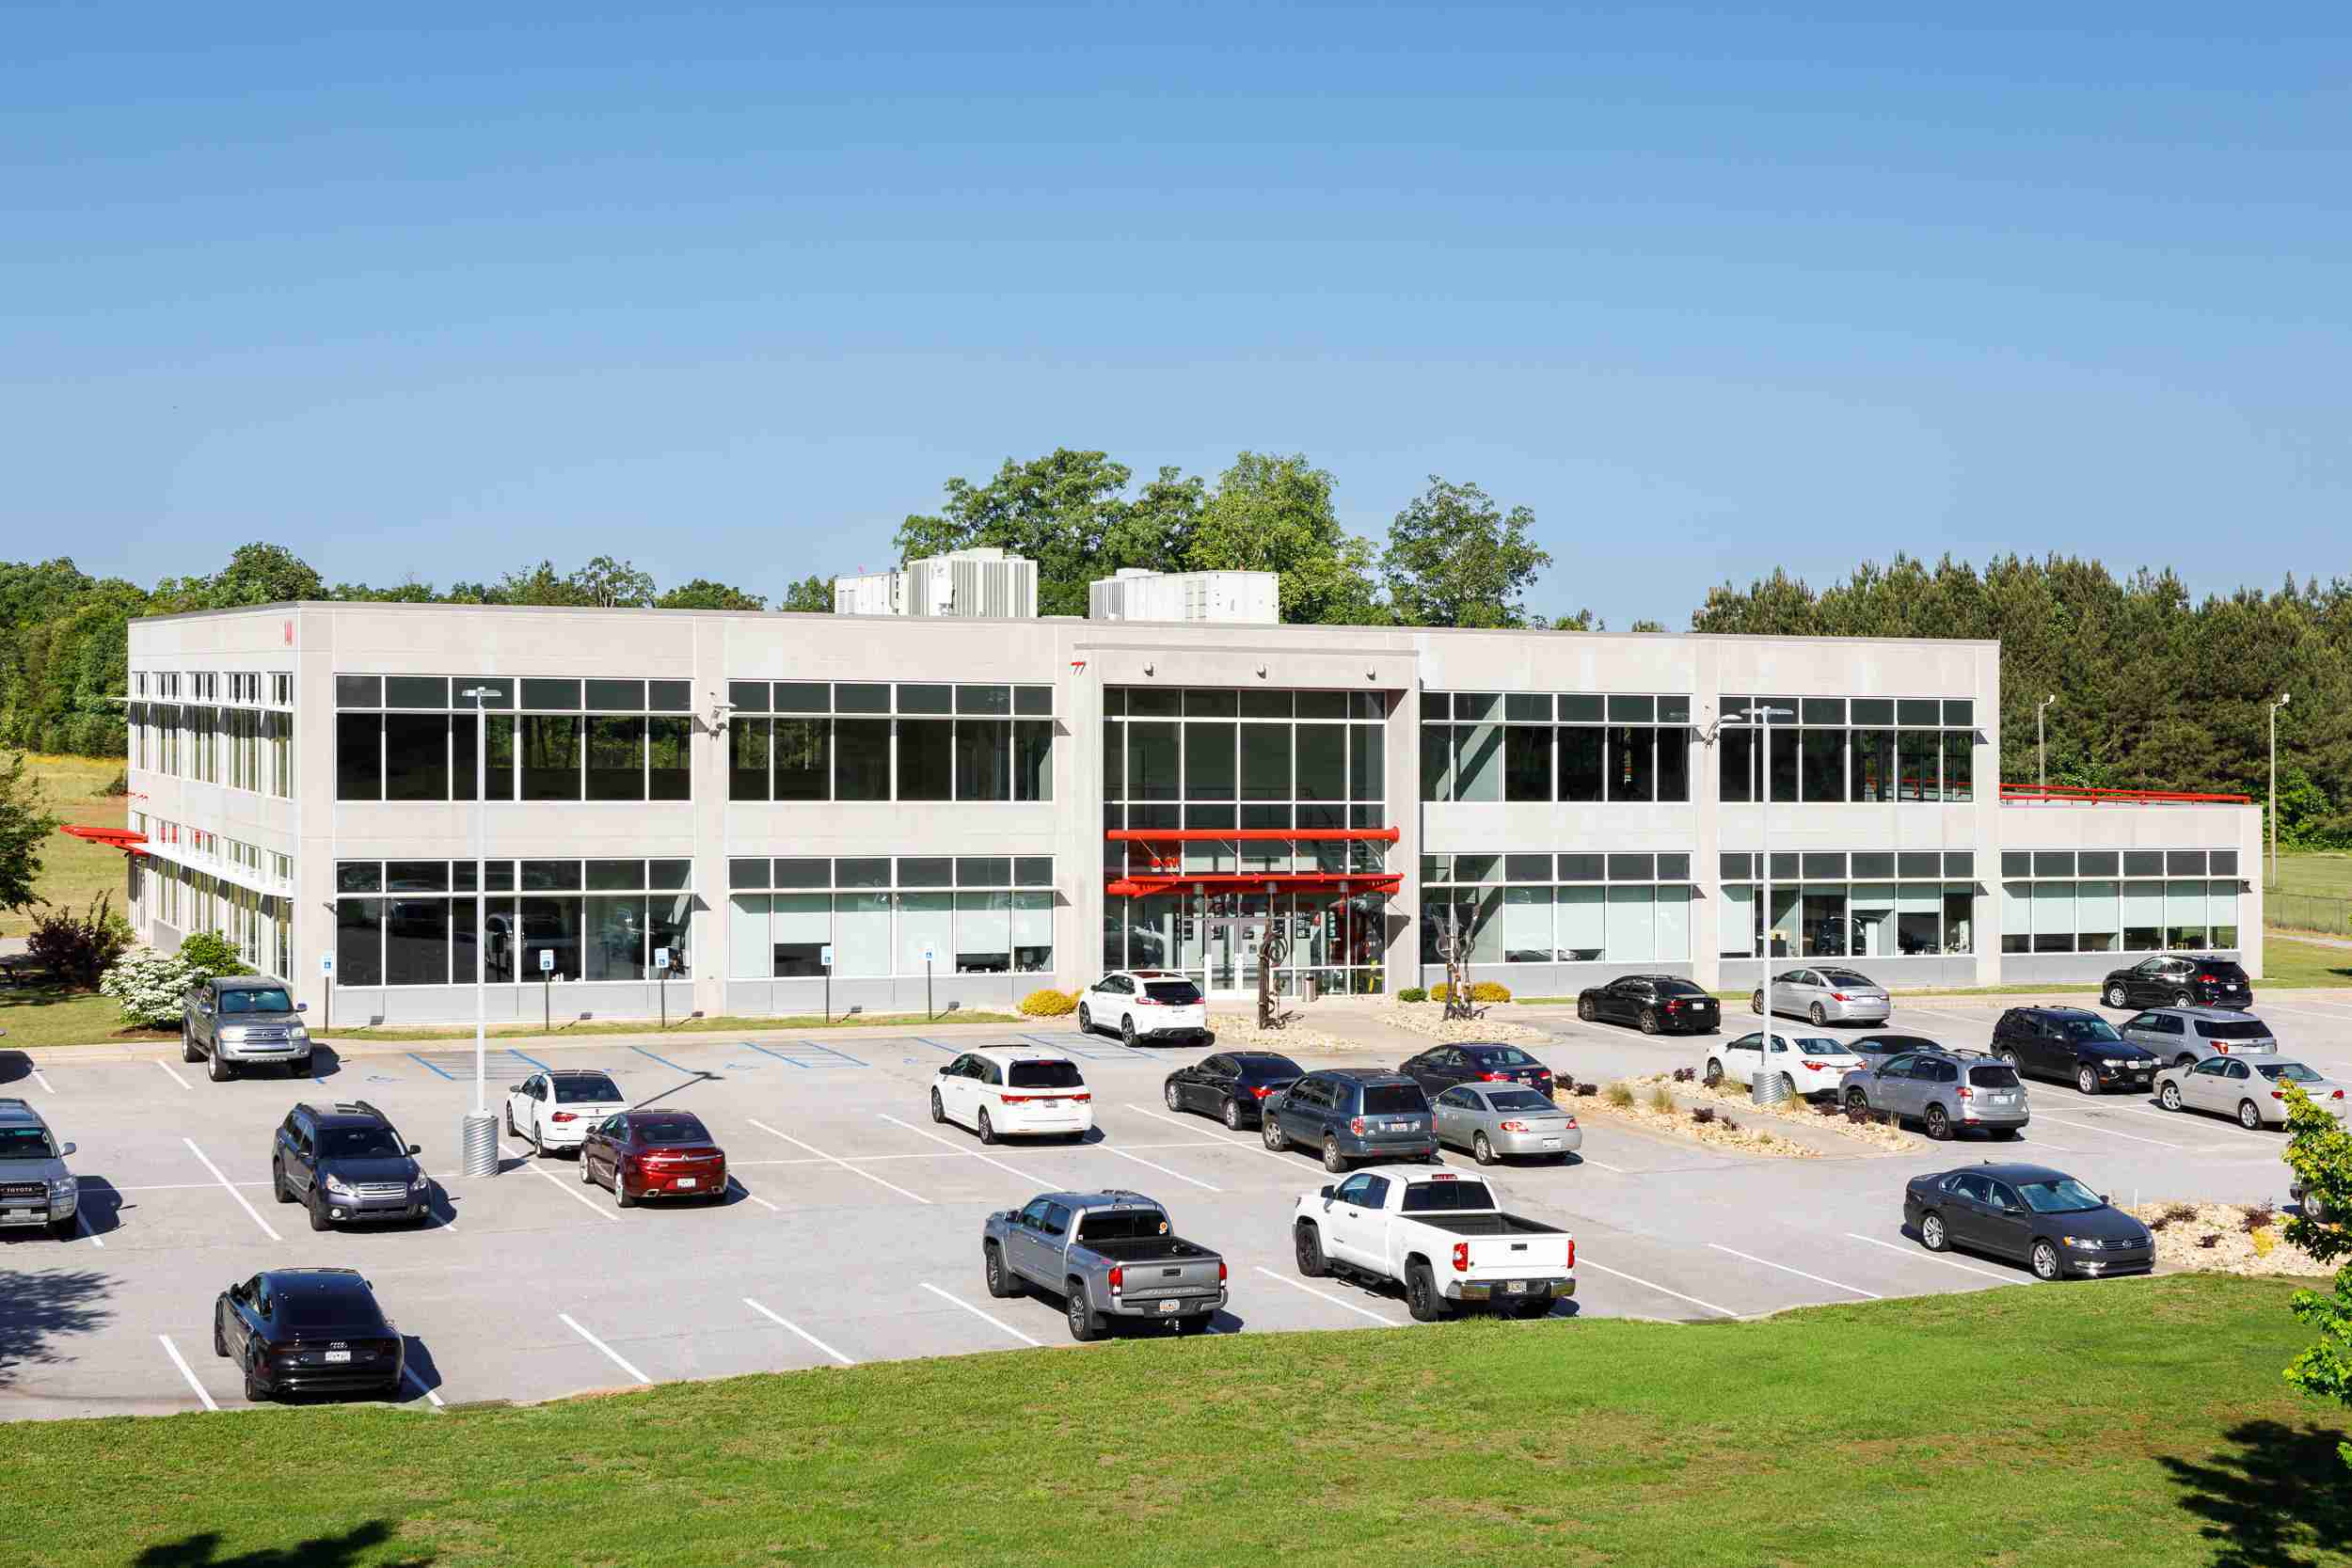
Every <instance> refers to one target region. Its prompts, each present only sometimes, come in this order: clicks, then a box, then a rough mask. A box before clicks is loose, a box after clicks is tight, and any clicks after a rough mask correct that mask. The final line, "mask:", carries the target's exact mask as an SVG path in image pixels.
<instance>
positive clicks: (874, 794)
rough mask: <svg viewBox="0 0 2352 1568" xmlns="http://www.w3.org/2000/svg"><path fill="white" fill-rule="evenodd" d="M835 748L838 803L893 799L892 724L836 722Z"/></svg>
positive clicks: (835, 793) (836, 798) (866, 721)
mask: <svg viewBox="0 0 2352 1568" xmlns="http://www.w3.org/2000/svg"><path fill="white" fill-rule="evenodd" d="M833 744H834V799H835V800H889V799H890V721H888V720H886V719H836V720H834V725H833Z"/></svg>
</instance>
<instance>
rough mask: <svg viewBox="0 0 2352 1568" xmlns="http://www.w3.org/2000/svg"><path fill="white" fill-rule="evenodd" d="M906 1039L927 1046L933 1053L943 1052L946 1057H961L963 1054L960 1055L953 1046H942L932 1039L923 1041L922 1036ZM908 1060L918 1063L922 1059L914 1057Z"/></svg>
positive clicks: (912, 1036) (910, 1036)
mask: <svg viewBox="0 0 2352 1568" xmlns="http://www.w3.org/2000/svg"><path fill="white" fill-rule="evenodd" d="M908 1038H909V1039H911V1040H913V1041H914V1042H915V1043H916V1044H917V1045H928V1046H930V1048H931V1049H932V1050H933V1051H945V1052H946V1053H947V1054H948V1055H950V1056H961V1055H962V1054H963V1053H962V1052H961V1051H959V1050H957V1049H956V1048H955V1047H954V1046H952V1045H942V1044H940V1043H939V1042H938V1041H937V1040H933V1039H925V1038H924V1037H922V1036H920V1035H909V1036H908ZM909 1060H911V1061H920V1060H922V1058H921V1057H919V1056H916V1057H910V1058H909Z"/></svg>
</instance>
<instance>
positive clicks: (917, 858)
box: [877, 855, 956, 887]
mask: <svg viewBox="0 0 2352 1568" xmlns="http://www.w3.org/2000/svg"><path fill="white" fill-rule="evenodd" d="M955 883H956V863H955V861H954V860H953V859H952V858H951V857H949V856H946V855H901V856H899V857H898V885H899V886H900V887H953V886H955ZM877 885H878V886H879V885H881V884H877Z"/></svg>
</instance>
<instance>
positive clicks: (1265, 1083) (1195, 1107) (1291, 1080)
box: [1163, 1051, 1307, 1128]
mask: <svg viewBox="0 0 2352 1568" xmlns="http://www.w3.org/2000/svg"><path fill="white" fill-rule="evenodd" d="M1306 1072H1307V1069H1305V1068H1303V1067H1300V1066H1299V1065H1298V1064H1297V1063H1296V1062H1294V1061H1292V1060H1291V1059H1290V1058H1289V1057H1288V1056H1281V1055H1277V1054H1276V1053H1273V1052H1271V1051H1220V1052H1218V1053H1216V1055H1214V1056H1211V1057H1208V1058H1207V1059H1206V1060H1204V1061H1200V1062H1197V1063H1195V1064H1194V1065H1193V1066H1191V1067H1180V1068H1178V1069H1176V1070H1175V1071H1173V1072H1171V1073H1169V1074H1168V1084H1167V1086H1166V1088H1165V1090H1164V1091H1163V1092H1164V1093H1165V1095H1166V1097H1167V1100H1168V1109H1169V1110H1171V1111H1200V1112H1203V1113H1205V1114H1207V1115H1209V1116H1213V1117H1216V1118H1217V1119H1218V1120H1220V1121H1222V1122H1224V1123H1225V1125H1226V1126H1228V1127H1232V1128H1243V1127H1251V1126H1255V1125H1256V1124H1257V1120H1258V1112H1259V1110H1260V1109H1261V1108H1262V1107H1263V1105H1264V1103H1265V1098H1266V1096H1268V1095H1270V1094H1273V1093H1275V1092H1277V1091H1278V1090H1281V1089H1286V1088H1289V1087H1290V1086H1291V1085H1293V1084H1295V1083H1297V1082H1298V1080H1299V1079H1301V1078H1302V1077H1304V1076H1306Z"/></svg>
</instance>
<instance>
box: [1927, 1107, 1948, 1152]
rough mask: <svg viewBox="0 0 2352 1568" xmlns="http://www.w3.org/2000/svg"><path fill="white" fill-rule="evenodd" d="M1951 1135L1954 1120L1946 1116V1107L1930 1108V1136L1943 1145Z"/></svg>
mask: <svg viewBox="0 0 2352 1568" xmlns="http://www.w3.org/2000/svg"><path fill="white" fill-rule="evenodd" d="M1951 1135H1952V1118H1951V1117H1947V1116H1946V1115H1945V1114H1944V1107H1943V1106H1941V1105H1931V1106H1929V1107H1928V1136H1929V1137H1931V1138H1933V1139H1934V1140H1935V1141H1936V1142H1937V1143H1942V1142H1943V1141H1944V1140H1945V1139H1947V1138H1948V1137H1950V1136H1951Z"/></svg>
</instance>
